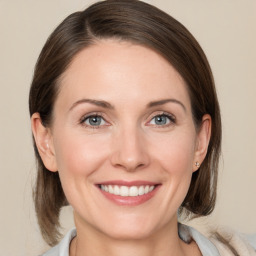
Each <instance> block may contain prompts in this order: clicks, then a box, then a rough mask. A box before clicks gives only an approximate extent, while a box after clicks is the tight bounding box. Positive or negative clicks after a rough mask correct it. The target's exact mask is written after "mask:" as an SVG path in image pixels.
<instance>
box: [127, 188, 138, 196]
mask: <svg viewBox="0 0 256 256" xmlns="http://www.w3.org/2000/svg"><path fill="white" fill-rule="evenodd" d="M138 194H139V190H138V188H137V187H136V186H132V187H130V189H129V196H138Z"/></svg>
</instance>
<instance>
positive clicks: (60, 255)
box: [42, 228, 76, 256]
mask: <svg viewBox="0 0 256 256" xmlns="http://www.w3.org/2000/svg"><path fill="white" fill-rule="evenodd" d="M75 236H76V229H75V228H73V229H71V230H70V231H69V232H68V233H67V234H66V235H65V237H64V238H63V239H62V240H61V242H60V243H59V244H57V245H56V246H54V247H53V248H51V249H50V250H49V251H47V252H46V253H44V254H43V255H42V256H69V245H70V242H71V240H72V239H73V238H74V237H75Z"/></svg>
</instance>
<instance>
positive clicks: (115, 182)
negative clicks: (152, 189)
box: [97, 180, 159, 187]
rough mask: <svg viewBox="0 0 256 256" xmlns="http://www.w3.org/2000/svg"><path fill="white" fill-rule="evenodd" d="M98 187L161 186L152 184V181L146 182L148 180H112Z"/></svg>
mask: <svg viewBox="0 0 256 256" xmlns="http://www.w3.org/2000/svg"><path fill="white" fill-rule="evenodd" d="M97 185H119V186H127V187H130V186H143V185H144V186H145V185H150V186H156V185H159V183H156V182H152V181H146V180H134V181H125V180H110V181H103V182H99V183H98V184H97Z"/></svg>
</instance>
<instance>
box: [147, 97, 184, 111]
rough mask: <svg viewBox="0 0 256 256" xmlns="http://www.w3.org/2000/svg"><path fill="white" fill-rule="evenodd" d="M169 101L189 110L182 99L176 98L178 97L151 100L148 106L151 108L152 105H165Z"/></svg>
mask: <svg viewBox="0 0 256 256" xmlns="http://www.w3.org/2000/svg"><path fill="white" fill-rule="evenodd" d="M169 102H172V103H176V104H179V105H180V106H181V107H182V108H183V110H184V111H185V112H186V111H187V109H186V107H185V105H184V104H183V103H182V102H181V101H179V100H176V99H163V100H158V101H151V102H150V103H148V105H147V107H149V108H150V107H155V106H160V105H164V104H166V103H169Z"/></svg>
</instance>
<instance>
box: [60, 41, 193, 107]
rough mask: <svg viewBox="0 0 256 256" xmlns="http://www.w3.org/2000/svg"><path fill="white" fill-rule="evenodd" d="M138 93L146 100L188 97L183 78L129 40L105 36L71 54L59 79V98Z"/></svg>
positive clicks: (133, 96)
mask: <svg viewBox="0 0 256 256" xmlns="http://www.w3.org/2000/svg"><path fill="white" fill-rule="evenodd" d="M141 95H143V99H141V101H145V102H146V101H149V100H154V99H152V98H156V99H159V98H163V97H165V96H166V95H168V96H170V97H171V96H175V97H178V98H180V99H182V100H183V101H189V96H188V93H187V89H186V85H185V82H184V80H183V79H182V77H181V76H180V75H179V73H178V72H177V71H176V70H175V69H174V68H173V67H172V65H171V64H170V63H169V62H168V61H167V60H166V59H164V58H163V57H162V56H161V55H160V54H158V53H157V52H155V51H153V50H152V49H149V48H147V47H145V46H141V45H136V44H133V43H130V42H126V41H121V42H120V41H115V40H104V41H99V42H97V43H95V44H94V45H91V46H89V47H87V48H85V49H83V50H82V51H81V52H79V53H78V54H77V55H76V56H75V57H74V59H73V61H72V62H71V64H70V66H69V68H68V69H67V70H66V71H65V72H64V74H63V76H62V78H61V80H60V94H59V97H58V98H61V97H68V98H69V99H70V98H72V97H73V98H77V97H86V98H88V97H94V98H95V97H96V98H102V99H104V100H107V101H108V100H113V99H119V100H122V98H126V99H127V98H130V99H131V100H135V99H137V97H139V96H140V97H141ZM67 100H68V99H67ZM73 100H75V99H73Z"/></svg>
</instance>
